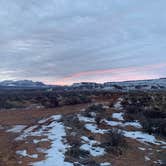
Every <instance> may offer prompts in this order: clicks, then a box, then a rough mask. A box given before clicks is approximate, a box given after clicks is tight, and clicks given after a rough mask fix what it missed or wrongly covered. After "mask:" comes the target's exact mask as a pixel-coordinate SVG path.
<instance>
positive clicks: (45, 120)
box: [38, 118, 50, 124]
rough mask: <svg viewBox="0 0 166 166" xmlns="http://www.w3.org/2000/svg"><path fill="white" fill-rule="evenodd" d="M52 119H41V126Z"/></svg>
mask: <svg viewBox="0 0 166 166" xmlns="http://www.w3.org/2000/svg"><path fill="white" fill-rule="evenodd" d="M49 119H50V118H47V119H41V120H39V121H38V123H39V124H42V123H45V122H47V121H48V120H49Z"/></svg>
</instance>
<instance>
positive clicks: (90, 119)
mask: <svg viewBox="0 0 166 166" xmlns="http://www.w3.org/2000/svg"><path fill="white" fill-rule="evenodd" d="M77 117H78V119H79V121H81V122H91V123H94V122H95V119H94V118H89V117H84V116H81V115H78V116H77Z"/></svg>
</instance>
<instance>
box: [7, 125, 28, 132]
mask: <svg viewBox="0 0 166 166" xmlns="http://www.w3.org/2000/svg"><path fill="white" fill-rule="evenodd" d="M25 127H26V126H25V125H15V126H13V127H12V128H11V129H8V130H7V132H12V133H19V132H21V131H22V130H23V129H25Z"/></svg>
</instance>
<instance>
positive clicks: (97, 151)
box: [80, 136, 105, 157]
mask: <svg viewBox="0 0 166 166" xmlns="http://www.w3.org/2000/svg"><path fill="white" fill-rule="evenodd" d="M81 138H82V140H83V143H84V144H83V145H81V147H80V149H83V150H86V151H89V152H90V154H91V155H92V156H93V157H97V156H103V155H104V154H105V151H104V148H101V147H97V145H99V144H100V143H99V142H97V141H95V140H90V139H89V138H88V137H85V136H82V137H81Z"/></svg>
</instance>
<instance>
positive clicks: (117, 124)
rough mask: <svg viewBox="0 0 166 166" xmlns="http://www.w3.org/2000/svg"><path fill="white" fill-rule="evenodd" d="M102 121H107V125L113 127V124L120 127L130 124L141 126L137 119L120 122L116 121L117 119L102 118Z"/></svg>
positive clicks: (136, 126)
mask: <svg viewBox="0 0 166 166" xmlns="http://www.w3.org/2000/svg"><path fill="white" fill-rule="evenodd" d="M104 122H105V123H107V124H108V125H109V126H113V127H115V126H121V127H126V126H132V127H135V128H142V125H141V124H140V123H139V122H137V121H135V122H125V123H122V122H117V121H111V120H109V121H108V120H104Z"/></svg>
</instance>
